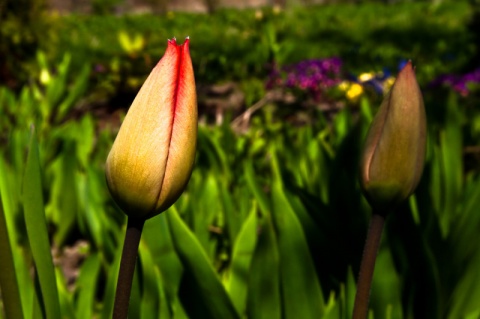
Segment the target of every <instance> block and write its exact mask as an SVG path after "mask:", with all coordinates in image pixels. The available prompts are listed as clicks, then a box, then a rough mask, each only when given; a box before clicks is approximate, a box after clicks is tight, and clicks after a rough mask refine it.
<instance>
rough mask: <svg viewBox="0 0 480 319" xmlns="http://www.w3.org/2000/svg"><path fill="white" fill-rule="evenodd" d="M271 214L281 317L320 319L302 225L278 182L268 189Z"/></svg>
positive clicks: (316, 285)
mask: <svg viewBox="0 0 480 319" xmlns="http://www.w3.org/2000/svg"><path fill="white" fill-rule="evenodd" d="M272 207H273V209H272V215H273V220H274V224H275V228H276V231H277V239H278V251H279V254H280V278H281V279H280V280H281V283H282V297H283V298H282V300H283V305H284V310H285V313H284V318H287V319H288V318H305V319H309V318H312V319H313V318H320V317H321V316H322V314H323V311H324V307H325V306H324V300H323V295H322V291H321V288H320V284H319V281H318V277H317V273H316V272H315V267H314V264H313V258H312V256H311V255H310V251H309V248H308V244H307V241H306V239H305V235H304V232H303V229H302V226H301V224H300V222H299V220H298V218H297V216H296V215H295V212H294V211H293V210H292V207H291V205H290V203H289V202H288V200H287V198H286V197H285V194H284V192H283V189H282V187H281V185H280V183H278V182H275V183H274V185H273V187H272Z"/></svg>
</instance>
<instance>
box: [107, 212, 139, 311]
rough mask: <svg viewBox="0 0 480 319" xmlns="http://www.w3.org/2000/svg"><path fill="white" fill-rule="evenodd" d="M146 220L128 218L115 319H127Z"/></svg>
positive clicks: (115, 305)
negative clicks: (139, 247)
mask: <svg viewBox="0 0 480 319" xmlns="http://www.w3.org/2000/svg"><path fill="white" fill-rule="evenodd" d="M143 224H145V220H144V219H142V220H135V219H132V218H128V224H127V233H126V234H125V242H124V243H123V251H122V260H121V262H120V272H119V273H118V281H117V291H116V292H115V304H114V306H113V317H112V318H113V319H126V318H127V316H128V305H129V302H130V291H131V290H132V281H133V273H134V271H135V263H136V262H137V256H138V244H139V243H140V237H142V229H143Z"/></svg>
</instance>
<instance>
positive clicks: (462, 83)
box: [430, 68, 480, 96]
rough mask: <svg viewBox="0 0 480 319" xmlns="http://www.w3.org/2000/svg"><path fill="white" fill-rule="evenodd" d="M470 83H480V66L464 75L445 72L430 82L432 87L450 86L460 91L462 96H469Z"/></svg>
mask: <svg viewBox="0 0 480 319" xmlns="http://www.w3.org/2000/svg"><path fill="white" fill-rule="evenodd" d="M469 83H476V84H478V83H480V68H478V69H476V70H474V71H472V72H470V73H466V74H463V75H455V74H444V75H441V76H439V77H438V78H436V79H435V80H434V81H432V82H431V83H430V86H431V87H435V86H441V85H444V86H448V87H451V88H452V89H454V90H455V91H457V92H458V93H460V94H461V95H462V96H467V95H468V94H469V93H470V92H469V88H468V84H469Z"/></svg>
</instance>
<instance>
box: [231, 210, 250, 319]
mask: <svg viewBox="0 0 480 319" xmlns="http://www.w3.org/2000/svg"><path fill="white" fill-rule="evenodd" d="M256 242H257V208H256V205H254V206H253V207H252V210H251V212H250V215H249V216H248V218H247V219H246V220H245V222H244V223H243V225H242V228H241V229H240V232H239V234H238V238H237V239H236V241H235V245H234V246H233V252H232V262H231V266H230V278H229V280H228V288H227V290H228V292H229V294H230V297H231V298H232V301H233V304H234V306H235V308H236V309H237V312H238V313H239V314H241V315H242V316H243V315H244V314H245V312H246V306H247V291H248V275H249V269H250V263H251V260H252V257H253V253H254V251H255V245H256Z"/></svg>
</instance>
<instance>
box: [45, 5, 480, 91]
mask: <svg viewBox="0 0 480 319" xmlns="http://www.w3.org/2000/svg"><path fill="white" fill-rule="evenodd" d="M470 18H471V10H470V7H469V5H468V4H467V3H466V2H451V1H448V2H442V3H441V4H439V5H432V4H430V3H428V2H413V3H412V2H400V3H395V4H391V5H383V4H379V3H367V4H363V5H361V6H359V5H353V4H336V5H328V6H308V7H304V6H294V7H291V8H288V9H285V10H278V9H275V8H261V9H257V10H244V11H238V10H228V9H219V10H217V11H215V13H213V14H210V15H205V14H192V13H178V12H169V13H167V14H165V15H124V16H113V15H107V16H99V15H94V16H85V15H68V16H63V17H56V16H52V17H51V20H52V25H53V29H54V32H55V37H54V38H53V39H50V40H48V43H42V44H41V47H42V48H43V49H44V50H48V52H49V57H50V58H51V59H52V60H58V59H60V58H61V55H62V54H63V52H72V57H73V59H72V60H73V63H74V66H75V68H80V67H81V66H83V65H84V64H85V62H88V63H89V64H92V65H96V67H98V69H99V71H98V72H96V73H95V74H94V77H95V79H96V81H95V83H96V84H97V85H98V86H99V89H98V94H108V97H111V96H112V95H113V96H115V95H116V94H119V92H120V93H124V92H125V91H127V92H136V91H137V89H138V87H139V86H140V85H141V83H142V82H143V80H144V79H145V75H146V74H148V72H149V70H151V69H152V67H153V66H154V65H155V64H156V62H157V61H158V59H159V58H160V56H161V54H162V52H164V48H165V46H166V43H167V41H166V40H167V39H168V38H171V37H174V36H176V37H177V38H178V39H179V40H180V41H181V39H183V38H184V37H186V36H190V38H191V53H192V60H193V63H194V69H195V73H196V79H197V82H198V83H203V84H205V83H212V82H221V81H229V80H242V81H243V80H248V79H251V78H252V77H256V78H260V79H265V78H266V77H267V76H268V74H269V71H270V69H271V67H272V65H273V64H276V65H285V64H289V63H294V62H298V61H301V60H305V59H313V58H325V57H332V56H339V57H341V58H342V60H343V61H344V62H345V65H346V68H347V69H348V70H349V71H351V72H364V71H365V70H381V69H382V68H383V67H389V68H391V69H396V67H397V65H398V63H399V61H400V60H401V59H410V58H411V59H413V60H414V61H415V63H416V64H417V65H419V66H421V68H419V69H418V74H417V76H418V77H419V81H420V83H424V82H425V81H430V80H432V79H433V78H435V77H436V76H438V75H439V74H442V73H449V72H452V71H454V70H459V69H461V68H463V67H465V65H466V64H467V63H468V62H469V61H470V59H471V58H472V57H473V56H474V54H475V46H474V45H472V42H471V40H472V34H471V33H470V32H469V31H468V30H467V27H466V22H468V20H469V19H470ZM127 39H128V40H129V41H126V40H127ZM135 43H142V45H141V46H139V48H141V49H137V50H132V45H133V44H135ZM125 44H127V45H125ZM52 47H54V48H56V50H52V49H51V48H52Z"/></svg>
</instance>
